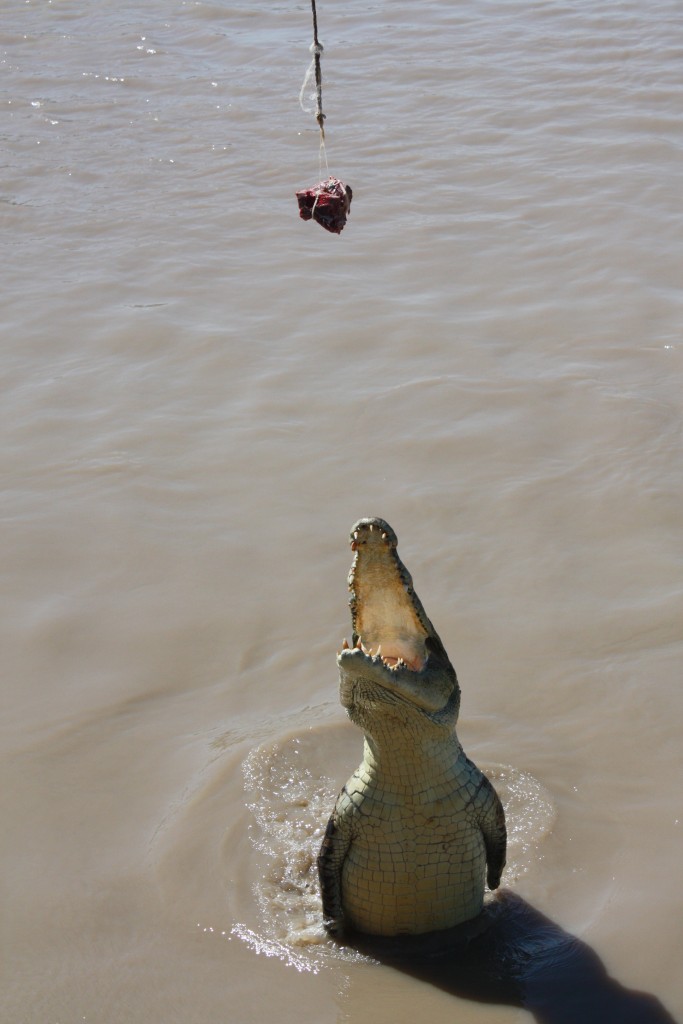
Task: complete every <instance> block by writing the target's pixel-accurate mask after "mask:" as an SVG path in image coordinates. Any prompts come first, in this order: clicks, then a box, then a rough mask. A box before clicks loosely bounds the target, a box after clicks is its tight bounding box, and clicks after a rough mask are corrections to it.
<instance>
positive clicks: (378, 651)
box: [377, 644, 382, 658]
mask: <svg viewBox="0 0 683 1024" xmlns="http://www.w3.org/2000/svg"><path fill="white" fill-rule="evenodd" d="M377 657H378V658H381V657H382V645H381V644H380V645H379V647H378V648H377Z"/></svg>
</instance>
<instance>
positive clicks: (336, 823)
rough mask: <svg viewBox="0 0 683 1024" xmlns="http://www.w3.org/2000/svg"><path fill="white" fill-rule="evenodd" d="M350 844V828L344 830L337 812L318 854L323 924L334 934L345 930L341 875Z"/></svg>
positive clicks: (328, 825)
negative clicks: (343, 928)
mask: <svg viewBox="0 0 683 1024" xmlns="http://www.w3.org/2000/svg"><path fill="white" fill-rule="evenodd" d="M350 845H351V836H350V835H349V830H348V828H344V825H343V822H342V821H340V819H339V817H338V815H337V811H336V809H335V811H334V813H333V814H332V816H331V818H330V820H329V821H328V823H327V828H326V829H325V835H324V837H323V841H322V845H321V847H320V853H319V854H318V877H319V879H320V891H321V894H322V903H323V925H324V927H325V930H326V931H328V932H330V934H332V935H337V934H339V933H340V932H341V931H342V927H343V910H342V892H341V875H342V865H343V864H344V860H345V858H346V854H347V853H348V849H349V846H350Z"/></svg>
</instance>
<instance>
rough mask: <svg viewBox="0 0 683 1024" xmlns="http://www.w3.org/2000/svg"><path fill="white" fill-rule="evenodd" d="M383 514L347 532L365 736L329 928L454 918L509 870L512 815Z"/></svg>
mask: <svg viewBox="0 0 683 1024" xmlns="http://www.w3.org/2000/svg"><path fill="white" fill-rule="evenodd" d="M396 543H397V541H396V534H395V533H394V531H393V530H392V529H391V527H390V526H389V525H388V524H387V523H385V522H384V520H382V519H361V520H359V521H358V522H357V523H356V525H355V526H354V527H353V529H352V531H351V548H352V550H353V551H354V552H355V556H354V561H353V565H352V567H351V572H350V574H349V589H350V591H351V597H350V601H349V604H350V607H351V619H352V626H353V643H352V645H351V646H349V644H348V643H347V642H346V640H345V641H344V645H343V649H342V651H341V652H340V654H339V655H338V657H337V663H338V665H339V679H340V688H339V689H340V699H341V703H342V704H343V706H344V707H345V708H346V709H347V712H348V715H349V717H350V718H351V720H352V721H353V722H355V723H356V725H359V726H360V727H361V729H363V731H364V733H365V746H364V755H363V761H362V763H361V765H360V766H359V768H358V769H357V770H356V771H355V772H354V774H353V775H352V776H351V778H350V779H349V781H348V782H347V783H346V785H345V786H344V788H343V789H342V791H341V793H340V795H339V799H338V800H337V803H336V806H335V809H334V812H333V814H332V817H331V818H330V820H329V823H328V826H327V831H326V833H325V838H324V840H323V844H322V847H321V850H320V855H319V857H318V872H319V876H320V885H321V890H322V901H323V917H324V922H325V927H326V928H327V929H328V931H329V932H331V933H333V934H340V933H341V932H342V931H343V930H344V928H347V929H350V930H356V931H360V932H366V933H369V934H374V935H408V934H420V933H423V932H429V931H436V930H438V929H443V928H451V927H453V926H454V925H457V924H460V923H461V922H463V921H467V920H470V919H471V918H473V917H476V916H477V915H478V914H479V913H480V911H481V909H482V906H483V900H484V876H485V875H486V880H487V883H488V887H489V889H496V888H497V887H498V884H499V882H500V876H501V873H502V870H503V867H504V866H505V848H506V832H505V815H504V813H503V808H502V805H501V803H500V800H499V799H498V796H497V794H496V791H495V790H494V788H493V786H492V785H491V783H490V782H489V780H488V779H487V778H486V776H485V775H483V774H482V773H481V772H480V771H479V769H478V768H477V767H476V766H475V765H474V764H472V762H471V761H470V760H469V759H468V758H467V757H466V756H465V754H464V752H463V749H462V747H461V746H460V743H459V741H458V738H457V736H456V733H455V724H456V722H457V718H458V711H459V708H460V687H459V686H458V680H457V678H456V674H455V670H454V669H453V667H452V665H451V663H450V661H449V659H448V655H447V654H446V651H445V649H444V646H443V644H442V643H441V640H440V639H439V637H438V635H437V633H436V630H435V629H434V627H433V626H432V624H431V622H430V621H429V619H428V618H427V616H426V614H425V611H424V608H423V607H422V604H421V603H420V600H419V598H418V597H417V595H416V594H415V592H414V590H413V586H412V579H411V577H410V573H409V572H408V570H407V569H406V568H405V566H404V565H403V563H402V562H401V560H400V558H399V557H398V554H397V551H396Z"/></svg>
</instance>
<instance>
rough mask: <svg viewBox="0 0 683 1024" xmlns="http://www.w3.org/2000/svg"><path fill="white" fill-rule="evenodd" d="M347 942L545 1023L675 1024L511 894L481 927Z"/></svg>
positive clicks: (451, 989)
mask: <svg viewBox="0 0 683 1024" xmlns="http://www.w3.org/2000/svg"><path fill="white" fill-rule="evenodd" d="M345 941H346V943H347V944H348V945H350V946H353V947H354V948H356V949H358V950H359V951H361V952H363V953H366V954H368V955H369V956H372V957H373V958H374V959H375V960H379V961H380V962H381V963H384V964H386V965H387V966H391V967H393V968H395V969H396V970H400V971H403V972H404V973H405V974H409V975H411V976H412V977H414V978H418V979H419V980H421V981H425V982H429V983H431V984H432V985H436V986H437V987H438V988H440V989H443V990H444V991H446V992H450V993H452V994H453V995H457V996H460V997H461V998H465V999H472V1000H476V1001H478V1002H482V1003H502V1004H507V1005H510V1006H518V1007H522V1008H523V1009H525V1010H528V1011H529V1013H531V1014H533V1016H534V1019H535V1020H537V1021H538V1022H539V1024H676V1022H675V1021H674V1019H673V1017H672V1016H671V1015H670V1014H669V1013H668V1012H667V1010H665V1008H664V1007H663V1006H662V1004H661V1003H660V1002H659V1000H658V999H657V998H655V996H652V995H648V994H646V993H643V992H635V991H630V990H629V989H626V988H624V987H623V986H622V985H620V984H619V982H617V981H615V980H614V978H610V977H609V975H608V973H607V971H606V970H605V967H604V965H603V964H602V961H601V960H600V958H599V957H598V955H597V954H596V953H595V952H594V951H593V950H592V949H591V948H590V946H587V945H586V944H585V943H584V942H580V941H579V939H577V938H576V937H575V936H573V935H570V934H569V933H568V932H565V931H563V929H562V928H560V927H559V925H557V924H555V923H554V922H553V921H551V920H549V919H548V918H547V917H544V916H543V915H542V914H541V913H539V911H537V910H535V909H534V908H533V907H532V906H531V905H530V904H529V903H526V902H525V901H524V900H523V899H521V897H519V896H517V895H515V894H513V893H510V892H504V893H501V894H500V896H499V897H498V898H497V899H496V900H494V901H493V902H492V903H490V904H489V905H488V906H487V908H486V909H485V911H484V913H483V914H482V915H481V917H480V918H479V919H478V921H477V925H476V927H472V925H470V926H469V927H468V926H463V928H460V929H453V930H451V931H449V932H443V933H438V934H437V933H432V934H431V935H428V936H420V937H419V938H417V937H416V938H410V937H406V938H401V939H381V938H375V937H369V936H360V935H356V936H353V937H352V938H347V939H346V940H345Z"/></svg>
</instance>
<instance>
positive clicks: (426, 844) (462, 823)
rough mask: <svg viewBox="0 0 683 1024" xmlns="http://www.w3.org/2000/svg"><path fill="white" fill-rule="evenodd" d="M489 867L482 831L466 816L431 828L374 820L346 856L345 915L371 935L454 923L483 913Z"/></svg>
mask: <svg viewBox="0 0 683 1024" xmlns="http://www.w3.org/2000/svg"><path fill="white" fill-rule="evenodd" d="M394 824H395V825H396V823H394ZM485 870H486V853H485V850H484V843H483V840H482V836H481V832H480V831H479V828H478V827H477V826H476V824H474V823H472V822H471V821H470V820H469V819H467V818H460V819H459V820H457V821H455V822H453V823H452V824H450V823H443V822H442V823H440V824H439V827H438V828H437V829H433V830H431V829H429V828H426V829H425V825H424V822H420V823H417V822H416V823H415V827H411V825H410V824H409V823H406V822H405V821H403V822H401V823H400V830H399V829H397V828H394V829H392V828H391V822H390V821H389V822H387V821H384V822H373V821H371V820H370V821H367V822H366V823H365V825H364V827H363V829H362V832H361V834H360V835H358V836H356V837H355V838H354V840H353V842H352V843H351V847H350V849H349V852H348V854H347V857H346V860H345V861H344V866H343V869H342V905H343V908H344V915H345V918H346V919H347V921H348V922H349V924H351V925H352V926H353V927H355V928H357V929H358V930H359V931H363V932H368V933H370V934H374V935H412V934H420V933H422V932H427V931H434V930H437V929H440V928H451V927H453V926H454V925H456V924H460V923H461V922H462V921H468V920H470V919H471V918H473V917H476V915H477V914H478V913H479V912H480V911H481V909H482V906H483V900H484V875H485Z"/></svg>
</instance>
